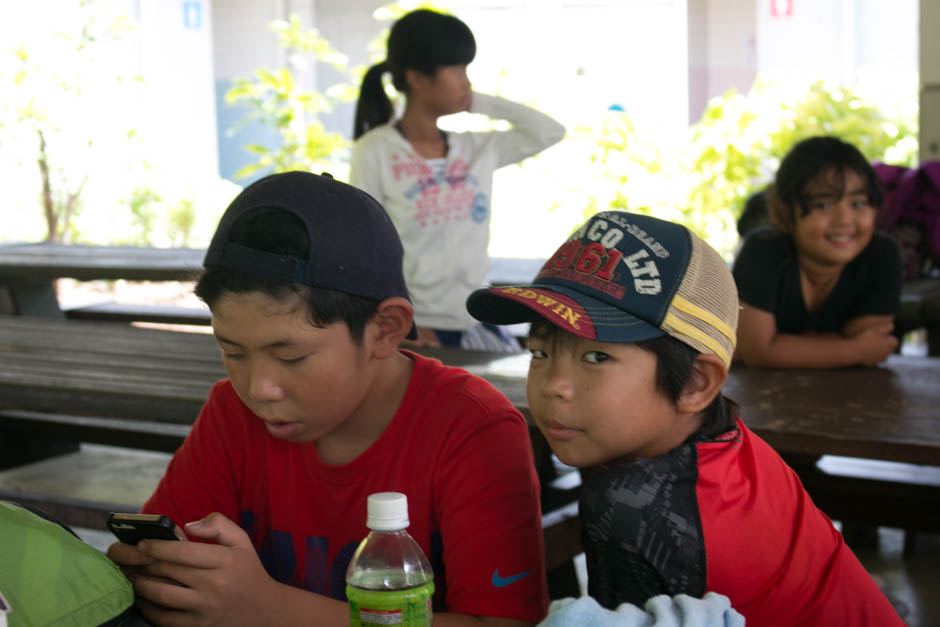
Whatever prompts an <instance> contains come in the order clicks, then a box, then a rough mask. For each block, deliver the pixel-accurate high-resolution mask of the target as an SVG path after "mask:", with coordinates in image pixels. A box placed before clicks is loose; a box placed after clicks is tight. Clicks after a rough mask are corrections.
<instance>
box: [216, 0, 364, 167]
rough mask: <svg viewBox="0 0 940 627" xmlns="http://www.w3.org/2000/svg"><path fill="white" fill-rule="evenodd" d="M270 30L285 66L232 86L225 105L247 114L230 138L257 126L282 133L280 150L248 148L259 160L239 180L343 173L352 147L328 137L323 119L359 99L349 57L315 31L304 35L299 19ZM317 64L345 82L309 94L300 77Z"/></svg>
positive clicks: (251, 145)
mask: <svg viewBox="0 0 940 627" xmlns="http://www.w3.org/2000/svg"><path fill="white" fill-rule="evenodd" d="M268 28H269V29H270V30H271V31H273V32H274V33H275V35H276V36H277V42H278V46H280V47H281V48H282V49H284V51H285V53H286V55H287V62H286V64H285V65H284V66H282V67H279V68H276V69H266V68H260V69H257V70H255V71H254V72H253V73H252V74H251V76H249V77H247V78H236V79H235V80H233V81H232V87H231V88H230V89H229V90H228V92H226V94H225V102H226V104H228V105H238V106H241V107H243V108H245V109H246V113H245V115H244V117H243V118H242V119H241V121H240V122H239V124H238V125H236V127H235V128H232V129H230V130H229V131H228V133H229V134H230V135H231V134H234V133H235V132H236V131H237V130H238V129H239V128H240V127H241V126H243V125H245V124H247V123H248V122H250V121H253V120H257V121H258V122H260V123H261V124H263V125H265V126H268V127H270V128H272V129H274V130H275V131H276V132H277V133H278V135H279V138H280V144H279V145H278V146H276V147H270V146H265V145H262V144H257V143H249V144H246V145H245V146H244V148H245V150H247V151H249V152H251V153H252V154H254V155H255V157H256V159H257V160H256V161H255V162H254V163H250V164H248V165H246V166H244V167H242V168H241V169H240V170H239V171H238V172H236V173H235V178H245V177H249V176H252V175H255V174H258V173H263V174H272V173H275V172H285V171H288V170H306V171H309V172H321V171H329V172H336V171H337V170H338V169H341V170H345V169H346V166H345V164H344V165H340V164H341V163H343V162H344V157H346V154H347V151H348V147H349V141H348V140H347V139H346V138H345V137H344V136H343V134H342V133H337V132H330V131H327V130H326V128H325V127H324V125H323V123H322V121H321V120H320V119H319V116H320V115H322V114H324V113H327V112H329V111H331V110H332V108H333V107H334V106H335V104H336V103H338V102H346V101H350V100H353V99H354V98H355V97H356V95H357V87H356V86H357V85H358V82H356V77H357V74H356V73H355V72H353V71H350V70H349V69H348V68H347V64H348V61H347V57H346V55H344V54H342V53H341V52H339V51H337V50H336V49H334V48H333V46H332V45H331V44H330V42H329V41H327V40H326V39H325V38H324V37H323V36H321V35H320V33H319V32H318V31H317V29H315V28H310V29H307V30H304V29H303V27H302V26H301V23H300V19H299V18H298V17H297V16H295V15H292V16H290V18H289V19H288V20H287V21H284V20H277V21H274V22H272V23H271V24H270V25H269V26H268ZM315 62H320V63H326V64H328V65H330V66H332V67H333V68H334V69H335V70H337V71H338V72H340V73H341V75H342V76H343V77H344V78H343V80H341V81H340V82H338V83H336V84H334V85H332V86H331V87H329V88H327V89H326V90H324V91H322V92H321V91H314V90H312V89H308V88H305V87H304V86H303V80H302V79H301V78H300V75H301V74H302V73H303V72H304V71H305V70H307V69H308V68H310V67H311V66H312V65H313V64H314V63H315Z"/></svg>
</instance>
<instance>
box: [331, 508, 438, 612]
mask: <svg viewBox="0 0 940 627" xmlns="http://www.w3.org/2000/svg"><path fill="white" fill-rule="evenodd" d="M366 508H367V512H368V516H367V519H366V526H367V527H368V528H369V529H370V531H369V535H367V536H366V537H365V539H364V540H363V541H362V542H361V543H360V544H359V548H358V549H356V552H355V553H354V554H353V556H352V561H350V562H349V568H348V570H347V571H346V598H347V599H349V624H350V626H351V627H359V626H360V625H362V626H368V625H402V626H405V627H425V626H429V625H431V597H432V596H434V572H433V571H432V570H431V565H430V563H428V558H427V557H425V555H424V552H422V551H421V547H420V546H418V543H417V542H415V541H414V538H412V537H411V536H410V535H409V534H408V532H407V531H405V530H406V529H407V528H408V524H409V521H408V498H407V497H406V496H405V495H404V494H401V493H400V492H378V493H376V494H371V495H369V498H368V500H367V504H366Z"/></svg>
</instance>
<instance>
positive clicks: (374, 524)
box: [366, 492, 410, 531]
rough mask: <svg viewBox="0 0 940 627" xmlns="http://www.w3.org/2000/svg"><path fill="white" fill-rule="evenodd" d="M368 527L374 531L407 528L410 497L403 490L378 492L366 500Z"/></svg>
mask: <svg viewBox="0 0 940 627" xmlns="http://www.w3.org/2000/svg"><path fill="white" fill-rule="evenodd" d="M366 512H367V516H366V527H368V528H369V529H372V530H374V531H397V530H399V529H406V528H407V527H408V525H409V524H410V521H409V520H408V497H407V496H405V495H404V494H402V493H401V492H376V493H375V494H370V495H369V498H368V499H367V500H366Z"/></svg>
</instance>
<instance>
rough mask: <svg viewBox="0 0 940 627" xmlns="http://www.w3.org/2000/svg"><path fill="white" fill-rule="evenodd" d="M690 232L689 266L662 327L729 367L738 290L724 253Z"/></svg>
mask: <svg viewBox="0 0 940 627" xmlns="http://www.w3.org/2000/svg"><path fill="white" fill-rule="evenodd" d="M691 235H692V255H691V257H690V258H689V268H688V270H687V271H686V273H685V276H684V277H683V278H682V283H681V284H680V285H679V289H678V290H677V291H676V296H675V297H674V298H673V302H672V304H671V305H670V307H669V311H668V313H667V315H666V318H665V320H663V324H662V329H663V331H665V332H666V333H668V334H669V335H671V336H672V337H674V338H676V339H678V340H681V341H683V342H685V343H686V344H688V345H689V346H692V347H693V348H694V349H696V350H697V351H699V352H702V353H707V354H711V355H717V356H718V357H719V358H721V360H722V361H724V362H725V365H726V366H730V365H731V357H732V355H733V354H734V345H735V331H736V329H737V327H738V290H737V287H736V286H735V283H734V278H733V277H732V276H731V271H730V270H729V269H728V266H727V264H726V263H725V260H724V259H722V258H721V255H719V254H718V253H717V252H716V251H715V250H714V249H713V248H712V247H711V246H709V245H708V244H706V243H705V241H704V240H702V239H701V238H699V237H698V236H696V235H695V234H691ZM683 301H685V302H684V303H683ZM687 304H691V307H690V306H688V305H687ZM697 309H699V310H704V311H705V312H707V314H711V316H714V317H715V318H717V322H716V321H713V320H709V318H711V316H709V315H707V314H702V313H701V312H698V311H696V310H697ZM722 323H723V324H722ZM722 327H724V328H722Z"/></svg>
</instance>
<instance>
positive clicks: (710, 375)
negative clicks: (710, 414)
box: [676, 353, 728, 414]
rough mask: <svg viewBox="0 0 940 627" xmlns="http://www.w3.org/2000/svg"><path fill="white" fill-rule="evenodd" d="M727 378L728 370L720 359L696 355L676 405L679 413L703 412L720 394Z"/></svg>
mask: <svg viewBox="0 0 940 627" xmlns="http://www.w3.org/2000/svg"><path fill="white" fill-rule="evenodd" d="M727 378H728V370H727V368H726V367H725V363H724V362H723V361H721V359H720V358H718V357H717V356H715V355H707V354H704V353H702V354H699V355H697V356H696V357H695V361H694V362H693V363H692V376H691V377H690V378H689V381H688V382H687V383H686V384H685V389H684V390H682V395H681V396H680V397H679V401H678V402H677V403H676V405H677V406H678V408H679V410H680V411H684V412H688V413H690V414H697V413H699V412H702V411H704V410H705V408H707V407H708V406H709V405H711V402H712V401H713V400H715V397H716V396H718V394H719V393H720V392H721V386H723V385H724V384H725V379H727Z"/></svg>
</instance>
